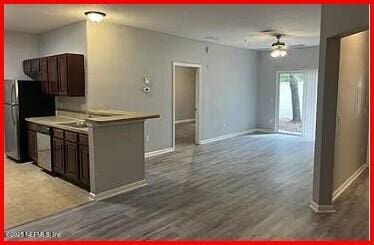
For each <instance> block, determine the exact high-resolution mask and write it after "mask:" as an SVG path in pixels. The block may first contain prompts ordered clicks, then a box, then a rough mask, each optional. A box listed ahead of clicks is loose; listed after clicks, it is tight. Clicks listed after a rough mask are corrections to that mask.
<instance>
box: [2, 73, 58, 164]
mask: <svg viewBox="0 0 374 245" xmlns="http://www.w3.org/2000/svg"><path fill="white" fill-rule="evenodd" d="M4 86H5V88H4V92H5V95H4V102H5V108H4V113H5V154H6V155H7V156H8V157H9V158H12V159H13V160H15V161H17V162H24V161H28V160H29V159H28V158H27V125H26V121H25V118H28V117H38V116H52V115H55V113H56V112H55V111H56V109H55V98H54V97H53V96H48V95H45V94H43V93H42V89H41V83H40V82H38V81H20V80H5V81H4Z"/></svg>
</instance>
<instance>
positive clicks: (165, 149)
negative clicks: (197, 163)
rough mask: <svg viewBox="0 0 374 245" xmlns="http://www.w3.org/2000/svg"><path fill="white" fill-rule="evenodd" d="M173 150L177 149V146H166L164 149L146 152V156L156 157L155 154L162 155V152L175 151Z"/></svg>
mask: <svg viewBox="0 0 374 245" xmlns="http://www.w3.org/2000/svg"><path fill="white" fill-rule="evenodd" d="M173 151H175V148H174V147H169V148H164V149H161V150H157V151H151V152H146V153H145V154H144V156H145V157H146V158H148V157H154V156H158V155H162V154H165V153H169V152H173Z"/></svg>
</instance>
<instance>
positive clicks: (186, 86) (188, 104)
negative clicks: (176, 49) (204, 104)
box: [175, 66, 196, 121]
mask: <svg viewBox="0 0 374 245" xmlns="http://www.w3.org/2000/svg"><path fill="white" fill-rule="evenodd" d="M195 83H196V68H191V67H181V66H177V67H175V120H176V121H178V120H186V119H195V94H196V91H195Z"/></svg>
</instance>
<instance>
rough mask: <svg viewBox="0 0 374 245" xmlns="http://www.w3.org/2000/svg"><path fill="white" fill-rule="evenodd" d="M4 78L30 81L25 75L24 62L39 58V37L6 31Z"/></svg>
mask: <svg viewBox="0 0 374 245" xmlns="http://www.w3.org/2000/svg"><path fill="white" fill-rule="evenodd" d="M4 36H5V40H4V49H5V54H4V59H5V64H4V78H5V79H20V80H21V79H24V80H30V78H29V77H27V76H26V75H25V74H24V73H23V67H22V60H24V59H28V58H33V57H37V56H38V44H37V36H36V35H30V34H24V33H18V32H11V31H6V32H5V34H4Z"/></svg>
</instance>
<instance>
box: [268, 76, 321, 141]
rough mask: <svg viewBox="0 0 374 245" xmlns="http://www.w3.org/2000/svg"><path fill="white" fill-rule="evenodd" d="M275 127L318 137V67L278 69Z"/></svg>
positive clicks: (311, 137)
mask: <svg viewBox="0 0 374 245" xmlns="http://www.w3.org/2000/svg"><path fill="white" fill-rule="evenodd" d="M276 97H277V103H276V110H275V111H276V115H275V119H276V120H275V129H276V131H277V132H279V133H284V134H292V135H298V136H303V137H305V138H309V139H311V140H314V137H315V128H316V110H317V71H316V70H300V71H280V72H277V96H276Z"/></svg>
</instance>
